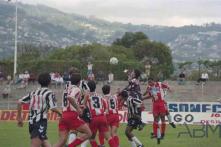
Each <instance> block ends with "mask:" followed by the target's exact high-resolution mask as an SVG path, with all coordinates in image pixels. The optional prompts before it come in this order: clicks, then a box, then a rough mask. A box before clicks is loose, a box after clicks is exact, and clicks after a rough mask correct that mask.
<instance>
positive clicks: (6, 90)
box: [2, 82, 11, 99]
mask: <svg viewBox="0 0 221 147" xmlns="http://www.w3.org/2000/svg"><path fill="white" fill-rule="evenodd" d="M10 93H11V85H10V82H9V83H8V84H7V85H6V86H5V88H4V89H3V92H2V96H3V98H4V99H5V98H8V97H9V95H10Z"/></svg>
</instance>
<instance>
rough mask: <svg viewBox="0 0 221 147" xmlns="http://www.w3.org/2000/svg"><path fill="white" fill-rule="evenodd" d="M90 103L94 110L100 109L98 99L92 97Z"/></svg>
mask: <svg viewBox="0 0 221 147" xmlns="http://www.w3.org/2000/svg"><path fill="white" fill-rule="evenodd" d="M92 101H93V106H94V108H100V107H101V106H100V102H99V98H98V97H92Z"/></svg>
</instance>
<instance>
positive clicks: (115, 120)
mask: <svg viewBox="0 0 221 147" xmlns="http://www.w3.org/2000/svg"><path fill="white" fill-rule="evenodd" d="M119 122H120V119H119V114H108V115H107V123H108V125H109V126H111V127H113V126H115V127H119Z"/></svg>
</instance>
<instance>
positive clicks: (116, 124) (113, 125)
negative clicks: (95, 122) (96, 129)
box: [108, 114, 120, 146]
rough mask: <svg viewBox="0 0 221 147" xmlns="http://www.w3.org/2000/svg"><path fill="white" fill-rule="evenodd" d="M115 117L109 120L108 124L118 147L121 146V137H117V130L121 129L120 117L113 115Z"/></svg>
mask: <svg viewBox="0 0 221 147" xmlns="http://www.w3.org/2000/svg"><path fill="white" fill-rule="evenodd" d="M112 116H113V117H110V118H109V119H108V123H109V126H110V133H111V137H112V138H113V139H114V142H115V144H116V146H119V145H120V143H119V142H120V141H119V137H118V135H117V130H118V128H119V121H120V120H119V115H118V114H116V115H112Z"/></svg>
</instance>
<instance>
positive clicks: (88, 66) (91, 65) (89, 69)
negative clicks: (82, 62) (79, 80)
mask: <svg viewBox="0 0 221 147" xmlns="http://www.w3.org/2000/svg"><path fill="white" fill-rule="evenodd" d="M92 73H93V64H91V62H88V64H87V75H89V74H92Z"/></svg>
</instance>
